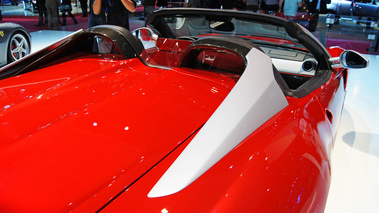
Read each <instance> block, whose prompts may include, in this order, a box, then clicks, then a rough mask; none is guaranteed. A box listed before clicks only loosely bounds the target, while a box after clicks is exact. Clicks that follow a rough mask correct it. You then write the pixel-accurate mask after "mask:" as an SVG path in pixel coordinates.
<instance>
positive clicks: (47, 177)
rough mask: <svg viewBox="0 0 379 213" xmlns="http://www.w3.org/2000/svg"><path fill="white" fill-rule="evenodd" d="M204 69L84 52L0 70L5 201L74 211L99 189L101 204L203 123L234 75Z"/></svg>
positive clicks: (5, 208) (13, 207) (10, 205)
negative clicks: (28, 68) (2, 74)
mask: <svg viewBox="0 0 379 213" xmlns="http://www.w3.org/2000/svg"><path fill="white" fill-rule="evenodd" d="M199 73H200V74H199ZM199 73H198V74H196V73H189V72H187V71H185V70H178V69H173V70H162V69H156V68H148V67H147V66H145V65H144V64H143V63H142V62H141V61H140V60H138V59H131V60H108V59H99V58H96V57H93V58H91V57H79V58H68V59H66V60H65V62H61V63H59V64H53V65H51V66H47V67H46V68H43V69H40V70H38V71H34V72H30V73H26V74H23V75H19V76H17V77H13V78H8V79H5V80H2V81H1V82H0V88H1V108H2V112H1V114H0V123H1V130H0V131H1V133H0V134H1V138H2V141H1V149H0V170H1V175H0V182H1V185H2V186H4V187H1V189H0V202H1V203H0V211H1V212H62V211H69V210H72V209H74V208H76V207H77V206H78V205H80V204H81V203H83V202H85V201H86V200H88V199H90V198H94V197H100V198H101V197H103V198H104V199H103V200H101V201H102V202H101V203H97V204H94V205H93V206H92V207H91V211H96V210H97V209H99V208H100V207H102V206H103V205H104V204H105V203H106V202H107V201H108V200H109V199H110V198H111V197H113V196H115V195H116V194H117V193H119V192H120V191H121V189H122V188H124V187H126V186H128V185H131V184H132V183H133V182H134V181H135V180H137V179H138V178H139V177H140V176H142V175H143V174H144V173H145V172H146V171H148V170H149V169H150V168H151V167H153V166H154V165H155V164H156V163H157V162H159V161H160V160H161V159H162V158H164V157H165V156H166V155H167V154H168V153H170V152H171V150H173V149H174V148H175V147H176V146H178V144H180V143H182V142H183V141H184V140H185V139H186V138H187V137H189V136H190V135H191V134H193V132H194V131H196V130H197V129H198V128H200V127H201V125H203V123H204V122H205V121H206V120H207V119H208V117H209V116H210V115H211V113H212V112H213V111H214V110H215V109H216V108H217V106H218V105H219V104H220V103H221V101H222V100H223V99H224V97H225V96H226V95H227V94H228V93H229V91H230V89H231V88H232V87H233V85H234V84H235V81H233V80H231V79H230V78H228V77H225V76H222V75H219V74H214V73H209V72H207V73H206V74H205V75H202V74H201V72H199ZM194 82H196V83H194ZM147 121H148V122H147ZM103 194H105V196H102V195H103Z"/></svg>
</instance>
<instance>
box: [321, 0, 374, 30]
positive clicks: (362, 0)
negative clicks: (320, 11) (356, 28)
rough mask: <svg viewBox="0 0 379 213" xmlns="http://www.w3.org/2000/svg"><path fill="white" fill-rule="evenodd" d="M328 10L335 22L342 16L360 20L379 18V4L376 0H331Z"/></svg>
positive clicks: (366, 20)
mask: <svg viewBox="0 0 379 213" xmlns="http://www.w3.org/2000/svg"><path fill="white" fill-rule="evenodd" d="M327 10H328V13H329V14H332V15H333V16H334V17H332V19H334V21H332V22H334V23H335V24H338V23H339V19H340V18H341V17H345V18H349V19H351V20H353V21H359V22H376V21H377V20H378V18H379V5H378V3H376V1H375V0H373V1H371V0H331V3H329V4H327ZM332 24H333V23H332Z"/></svg>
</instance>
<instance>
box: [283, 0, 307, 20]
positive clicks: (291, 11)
mask: <svg viewBox="0 0 379 213" xmlns="http://www.w3.org/2000/svg"><path fill="white" fill-rule="evenodd" d="M283 1H284V4H283ZM302 3H303V1H302V0H280V1H279V7H280V10H283V14H284V16H285V17H287V19H288V18H289V17H291V16H296V13H297V10H298V8H299V7H301V6H302ZM282 5H283V9H282V8H281V7H282Z"/></svg>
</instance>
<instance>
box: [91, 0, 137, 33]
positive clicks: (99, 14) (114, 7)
mask: <svg viewBox="0 0 379 213" xmlns="http://www.w3.org/2000/svg"><path fill="white" fill-rule="evenodd" d="M92 10H93V12H92V13H93V15H92V14H90V20H89V24H88V26H89V27H92V26H96V25H99V24H111V25H117V26H121V27H124V28H126V29H128V30H129V12H134V11H135V10H136V8H135V7H134V4H133V1H132V0H94V2H93V5H92Z"/></svg>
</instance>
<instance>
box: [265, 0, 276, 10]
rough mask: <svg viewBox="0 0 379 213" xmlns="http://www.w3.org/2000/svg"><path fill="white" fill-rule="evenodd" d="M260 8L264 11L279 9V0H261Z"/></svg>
mask: <svg viewBox="0 0 379 213" xmlns="http://www.w3.org/2000/svg"><path fill="white" fill-rule="evenodd" d="M261 8H262V10H263V11H266V12H277V11H279V0H263V1H262V4H261Z"/></svg>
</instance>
